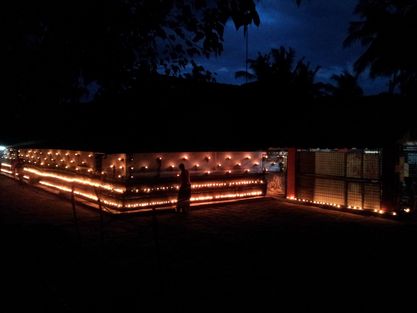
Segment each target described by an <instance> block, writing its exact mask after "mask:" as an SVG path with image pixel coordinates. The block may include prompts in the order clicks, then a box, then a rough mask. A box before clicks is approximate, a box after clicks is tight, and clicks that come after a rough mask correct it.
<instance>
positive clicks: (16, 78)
mask: <svg viewBox="0 0 417 313" xmlns="http://www.w3.org/2000/svg"><path fill="white" fill-rule="evenodd" d="M3 14H4V17H3V20H4V21H5V22H6V30H7V31H6V36H5V38H4V39H3V40H4V42H5V47H6V58H4V59H3V61H4V64H3V65H2V69H3V73H4V75H5V77H6V78H7V80H8V82H9V83H8V86H7V88H6V89H7V90H8V92H9V97H10V99H9V100H11V101H16V102H19V103H31V104H33V103H43V104H45V103H51V104H59V103H66V102H67V103H73V102H76V101H77V99H79V98H80V96H81V95H82V94H83V93H84V92H85V90H86V87H87V86H88V85H89V84H90V83H92V82H97V83H98V84H99V85H100V86H101V87H102V88H103V89H105V90H107V91H108V92H112V93H116V94H117V93H120V92H123V91H124V90H126V89H129V88H132V85H133V84H134V82H135V81H136V80H138V79H140V78H141V77H144V76H146V77H147V76H149V75H150V74H152V73H153V74H155V73H156V72H157V71H158V72H161V71H162V72H165V73H167V74H171V75H172V74H178V73H179V72H180V71H181V70H182V69H183V68H184V67H185V65H186V64H187V63H188V62H189V61H190V60H191V59H193V58H194V57H196V56H200V55H205V56H210V55H219V54H220V53H221V52H222V51H223V31H224V27H225V24H226V22H227V21H228V20H232V21H233V23H234V25H235V27H236V29H239V28H240V27H241V26H243V25H247V24H251V23H254V24H255V25H259V23H260V20H259V16H258V13H257V12H256V7H255V2H254V0H160V1H157V0H106V1H102V0H71V1H68V0H63V1H52V2H51V1H43V0H40V1H32V0H30V1H29V0H17V1H10V2H9V3H8V6H7V9H6V10H3Z"/></svg>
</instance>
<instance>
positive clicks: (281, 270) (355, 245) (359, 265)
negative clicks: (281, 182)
mask: <svg viewBox="0 0 417 313" xmlns="http://www.w3.org/2000/svg"><path fill="white" fill-rule="evenodd" d="M77 209H78V210H77V213H78V216H79V227H80V235H81V236H80V237H81V238H80V240H79V238H78V236H77V231H76V227H75V224H74V219H73V215H72V210H71V204H70V203H69V202H67V201H64V200H61V199H59V198H58V197H57V196H55V195H50V194H47V193H45V192H43V191H41V190H38V189H34V188H32V187H30V186H25V185H23V186H21V185H19V184H18V183H17V182H14V181H12V180H10V179H8V178H5V177H0V216H1V237H0V238H1V290H2V291H1V303H0V306H1V308H0V310H1V312H4V313H7V312H223V311H224V312H312V311H315V312H316V311H318V310H319V311H323V310H332V311H333V312H342V311H343V312H345V311H346V312H375V311H379V310H382V309H384V311H385V310H389V311H393V310H395V311H401V310H402V309H403V308H404V311H405V310H406V309H405V306H409V305H412V306H415V302H414V299H416V296H417V293H416V286H417V281H416V276H417V275H416V273H417V262H416V259H417V258H416V257H415V256H414V255H415V251H416V250H417V242H416V239H417V225H415V224H414V223H411V222H398V221H395V220H388V219H382V218H377V217H366V216H359V215H354V214H350V213H343V212H336V211H327V210H323V209H319V208H314V207H308V206H299V205H295V204H288V203H286V202H281V201H278V200H273V199H262V200H256V201H246V202H240V203H238V204H228V205H221V206H215V207H204V208H199V209H198V210H194V211H192V212H191V213H190V214H189V215H188V216H176V215H174V214H171V213H168V214H160V215H158V217H157V225H155V224H154V221H153V219H152V216H129V217H109V216H105V217H104V221H103V227H102V229H103V232H102V233H101V232H100V216H99V214H98V213H97V212H95V211H91V210H89V209H86V208H84V207H80V206H77ZM410 309H411V311H415V310H414V309H415V307H414V308H413V307H409V308H408V309H407V311H409V310H410Z"/></svg>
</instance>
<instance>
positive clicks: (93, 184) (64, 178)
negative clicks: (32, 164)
mask: <svg viewBox="0 0 417 313" xmlns="http://www.w3.org/2000/svg"><path fill="white" fill-rule="evenodd" d="M23 170H24V171H25V172H28V173H32V174H35V175H38V176H41V177H50V178H55V179H59V180H62V181H65V182H67V183H78V184H81V185H88V186H91V187H97V188H102V189H105V190H109V191H115V192H117V193H124V192H125V190H126V189H125V188H122V187H115V186H113V185H111V184H102V183H100V182H97V181H93V180H91V179H84V178H75V177H69V176H64V175H59V174H53V173H47V172H43V171H39V170H36V169H33V168H27V167H25V168H24V169H23Z"/></svg>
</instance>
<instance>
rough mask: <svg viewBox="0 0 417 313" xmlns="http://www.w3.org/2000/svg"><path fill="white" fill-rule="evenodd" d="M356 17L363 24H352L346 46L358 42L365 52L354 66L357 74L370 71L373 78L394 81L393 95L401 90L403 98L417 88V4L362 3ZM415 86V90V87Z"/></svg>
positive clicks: (403, 0)
mask: <svg viewBox="0 0 417 313" xmlns="http://www.w3.org/2000/svg"><path fill="white" fill-rule="evenodd" d="M355 13H356V14H357V15H359V16H360V17H361V20H360V21H355V22H351V23H350V27H349V34H348V36H347V38H346V40H345V42H344V45H345V46H349V45H351V44H353V43H354V42H356V41H359V42H360V43H361V45H362V46H363V47H364V48H365V51H364V52H363V53H362V55H361V56H360V57H359V58H358V59H357V61H356V62H355V67H354V68H355V71H356V72H358V73H361V72H363V71H364V70H365V69H367V68H369V71H370V76H371V77H372V78H375V77H378V76H387V77H390V78H391V84H390V86H391V88H390V89H391V90H390V91H391V92H392V91H393V89H394V88H395V87H399V88H400V91H401V92H402V93H403V94H410V93H411V92H415V90H416V87H417V80H416V73H417V58H416V55H417V40H416V37H417V33H416V31H417V1H416V0H386V1H376V0H360V1H359V3H358V5H357V6H356V8H355ZM413 86H414V87H413Z"/></svg>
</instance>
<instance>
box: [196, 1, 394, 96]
mask: <svg viewBox="0 0 417 313" xmlns="http://www.w3.org/2000/svg"><path fill="white" fill-rule="evenodd" d="M356 3H357V0H344V1H328V0H311V1H305V2H304V4H303V5H302V6H300V7H297V6H296V5H295V4H294V2H292V1H290V0H262V1H260V3H259V4H258V11H259V14H260V16H261V25H260V26H259V28H256V27H255V26H250V28H249V56H250V57H251V58H254V57H256V55H257V53H258V52H266V51H268V50H270V49H271V48H276V47H279V46H286V47H292V48H294V49H295V50H296V52H297V56H298V57H299V58H301V57H305V58H306V60H307V61H309V62H311V65H312V66H316V65H320V66H321V70H320V72H319V73H318V76H317V78H318V80H320V81H329V79H330V77H331V75H333V74H338V73H340V72H342V71H343V70H351V69H352V66H353V63H354V61H355V60H356V58H357V57H358V56H359V54H360V52H361V51H362V50H361V47H360V46H355V47H351V48H343V46H342V43H343V40H344V38H345V37H346V34H347V29H348V26H349V22H350V21H352V20H355V19H357V17H356V16H354V15H353V10H354V7H355V5H356ZM224 37H225V42H224V53H223V54H222V55H221V56H220V57H218V58H211V59H200V60H199V61H200V63H201V64H202V65H204V66H206V67H207V68H208V69H209V70H211V71H213V72H216V73H217V76H216V79H217V81H218V82H223V83H231V84H239V83H241V81H238V80H236V79H235V78H234V72H235V71H237V70H242V69H244V66H245V45H244V40H243V29H240V30H239V31H236V29H235V28H234V26H233V25H232V23H228V24H227V26H226V29H225V36H224ZM360 83H361V85H362V87H363V88H364V90H365V92H366V93H367V94H373V93H378V92H381V91H384V90H386V89H387V88H386V80H385V79H377V80H375V81H373V80H370V79H369V78H368V77H367V75H366V73H365V74H363V75H362V77H361V78H360Z"/></svg>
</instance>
